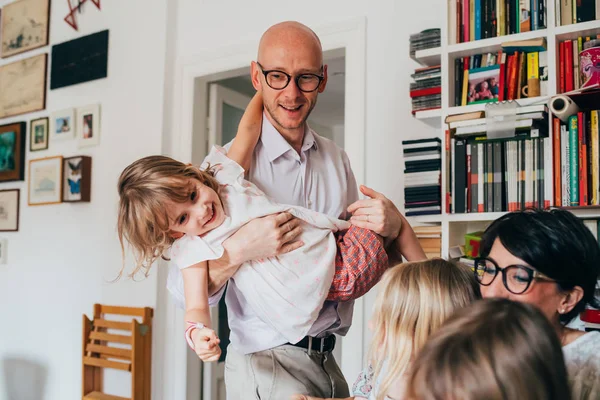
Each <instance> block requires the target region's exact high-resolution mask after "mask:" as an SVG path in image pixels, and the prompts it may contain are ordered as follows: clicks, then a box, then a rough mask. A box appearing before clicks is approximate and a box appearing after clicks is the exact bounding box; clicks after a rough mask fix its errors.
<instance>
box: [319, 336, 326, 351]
mask: <svg viewBox="0 0 600 400" xmlns="http://www.w3.org/2000/svg"><path fill="white" fill-rule="evenodd" d="M320 340H321V346H320V349H319V352H321V353H322V352H323V347H324V346H325V338H324V337H322V338H321V339H320Z"/></svg>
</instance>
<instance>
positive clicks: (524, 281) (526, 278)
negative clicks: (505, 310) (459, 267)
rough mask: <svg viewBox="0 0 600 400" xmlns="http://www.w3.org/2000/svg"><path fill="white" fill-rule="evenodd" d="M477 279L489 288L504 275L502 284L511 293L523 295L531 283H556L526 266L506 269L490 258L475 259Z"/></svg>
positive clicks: (514, 266) (511, 266)
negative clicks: (498, 276)
mask: <svg viewBox="0 0 600 400" xmlns="http://www.w3.org/2000/svg"><path fill="white" fill-rule="evenodd" d="M474 272H475V278H476V279H477V281H479V284H481V285H483V286H489V285H491V284H492V282H494V279H496V275H498V272H500V273H502V283H503V284H504V287H505V288H506V289H508V291H509V292H511V293H513V294H523V293H525V291H527V289H529V286H530V285H531V282H532V281H533V280H534V279H535V280H544V281H550V282H556V281H555V280H554V279H551V278H549V277H547V276H546V275H544V274H542V273H541V272H538V271H536V270H534V269H533V268H531V267H526V266H524V265H509V266H508V267H505V268H500V267H499V266H498V264H497V263H496V261H494V260H492V259H490V258H484V257H481V258H476V259H475V269H474Z"/></svg>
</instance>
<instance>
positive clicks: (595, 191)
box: [590, 110, 600, 206]
mask: <svg viewBox="0 0 600 400" xmlns="http://www.w3.org/2000/svg"><path fill="white" fill-rule="evenodd" d="M590 114H591V117H592V118H591V128H592V129H591V132H590V137H591V141H592V203H591V204H592V205H594V206H597V205H600V193H599V192H600V187H599V186H600V177H599V176H598V174H599V171H598V170H600V149H599V148H598V145H599V144H600V143H598V141H600V137H599V136H600V132H599V131H598V128H599V126H598V110H593V111H591V113H590Z"/></svg>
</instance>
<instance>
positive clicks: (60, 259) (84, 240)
mask: <svg viewBox="0 0 600 400" xmlns="http://www.w3.org/2000/svg"><path fill="white" fill-rule="evenodd" d="M9 2H10V1H4V0H0V7H2V6H4V5H5V4H8V3H9ZM66 3H67V2H66V1H58V0H55V1H52V6H51V12H52V15H51V25H50V42H51V44H56V43H60V42H63V41H66V40H70V39H74V38H76V37H79V36H83V35H86V34H90V33H94V32H98V31H101V30H104V29H109V30H110V49H109V67H108V78H107V79H103V80H98V81H94V82H89V83H84V84H80V85H77V86H72V87H67V88H62V89H58V90H54V91H48V97H47V108H46V111H43V112H38V113H34V114H28V115H23V116H18V117H14V118H10V119H5V120H0V124H4V123H9V122H13V121H29V120H31V119H32V118H36V117H42V116H48V115H49V113H50V112H51V111H54V110H58V109H62V108H66V107H71V106H82V105H86V104H92V103H100V104H101V113H102V126H101V131H102V132H101V139H100V145H99V146H97V147H94V148H87V149H85V150H79V149H77V146H76V142H75V141H69V142H63V143H52V142H51V143H50V148H49V150H47V151H40V152H36V153H29V152H27V155H26V162H27V160H30V159H33V158H39V157H46V156H53V155H63V156H71V155H78V154H85V155H91V156H92V163H93V167H92V202H91V203H89V204H66V203H65V204H58V205H49V206H38V207H30V206H28V205H27V187H26V183H24V182H12V183H1V184H0V189H7V188H20V189H21V215H20V227H19V232H16V233H0V237H3V238H7V239H8V264H7V265H0V326H1V328H0V399H2V400H8V399H9V397H8V394H7V393H8V388H9V385H14V384H16V385H18V386H19V387H20V388H21V389H23V390H26V391H27V392H29V391H33V393H37V396H35V398H39V399H46V400H49V399H52V400H59V399H60V400H63V399H76V398H80V396H81V394H80V392H81V335H82V334H81V318H82V317H81V315H82V314H83V313H86V314H88V315H90V314H91V312H92V306H93V304H94V303H105V304H115V305H129V306H150V307H155V306H156V302H157V300H156V298H157V294H156V293H157V291H156V274H155V273H154V274H152V275H151V277H150V278H148V279H145V280H143V281H142V282H132V281H131V280H129V279H122V280H121V281H119V282H118V283H109V282H108V281H109V280H110V279H112V278H114V277H115V276H116V273H117V272H118V270H119V268H120V266H121V255H120V247H119V244H118V241H117V237H116V229H115V227H116V208H117V192H116V183H117V178H118V175H119V173H120V172H121V171H122V169H123V168H124V167H125V166H126V165H127V164H128V163H130V162H131V161H133V160H134V159H136V158H138V157H140V156H143V155H148V154H156V153H160V151H161V136H162V123H163V121H162V111H163V96H162V95H163V90H164V72H165V46H166V44H165V40H166V14H167V7H168V2H167V0H153V1H152V6H149V4H148V2H147V1H145V0H128V1H117V0H105V1H103V2H102V10H101V11H99V10H97V9H96V8H95V7H94V6H93V5H92V4H91V2H88V3H87V4H86V5H85V6H84V7H83V9H84V10H83V13H82V14H78V15H77V19H78V22H79V32H76V31H74V30H73V29H72V28H71V27H70V26H68V25H67V24H66V23H65V22H64V21H63V18H64V17H65V16H66V14H67V4H66ZM169 6H170V5H169ZM42 52H47V53H49V52H50V46H48V47H45V48H43V49H39V50H34V51H31V52H28V53H25V54H24V55H20V56H15V57H11V58H9V59H4V60H0V64H4V63H8V62H12V61H14V60H17V59H20V58H24V57H29V56H32V55H36V54H40V53H42ZM49 65H50V60H49ZM28 148H29V139H28V142H27V149H28ZM26 168H27V167H26ZM11 358H15V359H18V360H25V362H27V361H28V362H30V363H31V364H32V365H39V366H41V369H42V375H44V374H45V375H46V379H45V386H44V387H41V382H35V381H34V375H32V374H25V375H23V376H21V377H19V379H17V380H15V381H11V382H7V381H6V380H5V372H7V371H6V364H5V360H7V359H11ZM155 364H156V363H155ZM11 365H12V364H11ZM155 383H156V382H155ZM106 386H107V387H106V390H107V391H113V393H115V394H121V395H127V392H128V390H129V382H128V375H126V374H122V375H119V374H107V375H106ZM12 398H34V397H29V396H27V397H26V396H25V395H24V394H21V395H17V396H16V397H12Z"/></svg>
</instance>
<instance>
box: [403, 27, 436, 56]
mask: <svg viewBox="0 0 600 400" xmlns="http://www.w3.org/2000/svg"><path fill="white" fill-rule="evenodd" d="M409 44H410V46H409V52H410V56H411V57H414V56H415V53H416V52H417V51H419V50H426V49H430V48H435V47H440V45H441V30H440V29H439V28H432V29H425V30H424V31H421V32H419V33H415V34H413V35H410V37H409Z"/></svg>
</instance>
